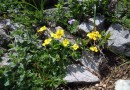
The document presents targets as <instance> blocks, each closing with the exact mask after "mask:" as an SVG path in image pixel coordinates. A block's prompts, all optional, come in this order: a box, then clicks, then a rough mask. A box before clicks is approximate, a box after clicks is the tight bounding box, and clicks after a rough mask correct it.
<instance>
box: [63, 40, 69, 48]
mask: <svg viewBox="0 0 130 90" xmlns="http://www.w3.org/2000/svg"><path fill="white" fill-rule="evenodd" d="M69 43H70V41H69V40H68V39H64V40H63V42H62V44H63V46H64V47H67V46H68V44H69Z"/></svg>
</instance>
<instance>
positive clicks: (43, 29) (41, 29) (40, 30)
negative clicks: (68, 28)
mask: <svg viewBox="0 0 130 90" xmlns="http://www.w3.org/2000/svg"><path fill="white" fill-rule="evenodd" d="M45 30H47V27H46V26H43V27H41V28H40V29H39V30H37V32H38V33H41V32H43V31H45Z"/></svg>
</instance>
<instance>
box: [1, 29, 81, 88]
mask: <svg viewBox="0 0 130 90" xmlns="http://www.w3.org/2000/svg"><path fill="white" fill-rule="evenodd" d="M41 29H45V28H41ZM57 33H58V34H57ZM57 33H56V34H55V35H60V34H59V33H60V32H57ZM11 35H12V38H14V42H13V43H12V44H10V45H9V46H10V47H11V49H10V50H9V57H10V61H11V62H10V65H8V66H7V67H6V68H5V67H4V68H5V69H4V74H3V75H2V74H1V79H4V80H5V81H4V85H5V86H6V88H5V89H12V90H15V89H20V90H21V89H42V88H46V89H49V88H54V87H57V86H58V85H59V84H61V83H65V82H64V81H63V78H64V77H65V74H66V68H67V66H68V65H70V64H71V63H72V60H71V59H72V58H73V59H76V58H79V57H80V53H79V51H75V50H77V49H78V48H76V46H73V48H74V49H73V48H69V47H67V46H69V43H66V41H64V43H63V44H62V43H59V41H57V40H54V39H53V40H52V39H51V40H49V41H48V40H47V39H46V40H45V41H44V42H43V44H42V41H41V40H39V39H38V37H39V36H38V34H34V32H33V31H32V30H29V29H23V28H20V29H17V30H15V31H13V32H11ZM55 38H61V36H56V37H55ZM48 44H49V45H48ZM42 45H43V46H42ZM64 46H66V47H64Z"/></svg>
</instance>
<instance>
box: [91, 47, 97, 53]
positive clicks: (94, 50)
mask: <svg viewBox="0 0 130 90" xmlns="http://www.w3.org/2000/svg"><path fill="white" fill-rule="evenodd" d="M89 49H90V50H91V51H93V52H98V49H97V47H95V46H91V47H90V48H89Z"/></svg>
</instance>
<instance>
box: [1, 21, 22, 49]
mask: <svg viewBox="0 0 130 90" xmlns="http://www.w3.org/2000/svg"><path fill="white" fill-rule="evenodd" d="M20 27H23V25H20V24H18V23H13V22H11V20H10V19H3V20H1V21H0V46H3V47H4V46H7V44H8V43H9V42H10V40H11V38H10V36H9V32H10V31H12V30H15V29H16V28H20Z"/></svg>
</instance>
